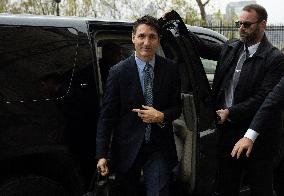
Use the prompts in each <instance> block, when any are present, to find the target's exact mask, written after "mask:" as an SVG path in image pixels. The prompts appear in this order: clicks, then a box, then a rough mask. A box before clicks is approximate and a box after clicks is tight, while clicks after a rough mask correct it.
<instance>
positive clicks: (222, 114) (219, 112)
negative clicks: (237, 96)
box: [216, 108, 230, 124]
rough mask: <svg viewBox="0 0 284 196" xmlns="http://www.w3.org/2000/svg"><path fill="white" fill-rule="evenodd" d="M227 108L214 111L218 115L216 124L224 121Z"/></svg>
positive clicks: (226, 117) (227, 114)
mask: <svg viewBox="0 0 284 196" xmlns="http://www.w3.org/2000/svg"><path fill="white" fill-rule="evenodd" d="M229 113H230V112H229V109H227V108H226V109H220V110H217V111H216V114H217V115H218V116H219V119H218V124H224V122H225V121H226V120H227V119H228V118H229Z"/></svg>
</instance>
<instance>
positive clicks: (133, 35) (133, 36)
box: [131, 33, 135, 43]
mask: <svg viewBox="0 0 284 196" xmlns="http://www.w3.org/2000/svg"><path fill="white" fill-rule="evenodd" d="M131 37H132V42H133V43H134V38H135V34H134V33H132V35H131Z"/></svg>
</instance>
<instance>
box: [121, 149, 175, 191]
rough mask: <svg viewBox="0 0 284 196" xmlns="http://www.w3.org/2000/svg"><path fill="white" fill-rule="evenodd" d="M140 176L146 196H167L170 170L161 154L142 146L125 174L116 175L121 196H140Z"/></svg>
mask: <svg viewBox="0 0 284 196" xmlns="http://www.w3.org/2000/svg"><path fill="white" fill-rule="evenodd" d="M141 174H142V178H143V184H144V187H145V188H146V193H147V196H168V195H169V182H170V176H171V168H170V167H169V164H168V161H167V160H166V159H165V158H164V157H163V156H162V154H161V153H159V152H157V151H153V149H150V148H148V146H147V145H146V144H144V145H143V146H142V149H141V150H140V152H139V154H138V156H137V158H136V160H135V161H134V164H133V165H132V167H131V168H130V169H129V170H128V172H127V173H118V174H117V176H118V179H119V181H120V183H121V187H122V191H121V194H122V195H123V196H125V195H128V196H136V195H141V191H143V189H141Z"/></svg>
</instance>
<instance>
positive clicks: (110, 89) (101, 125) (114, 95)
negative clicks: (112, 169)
mask: <svg viewBox="0 0 284 196" xmlns="http://www.w3.org/2000/svg"><path fill="white" fill-rule="evenodd" d="M119 111H120V93H119V70H118V69H117V66H114V67H112V68H111V69H110V71H109V77H108V79H107V83H106V91H105V95H104V98H103V103H102V109H101V113H100V118H99V121H98V127H97V136H96V158H97V159H100V158H107V155H108V152H109V147H110V138H111V133H112V131H113V127H114V125H115V124H116V122H117V120H118V117H119V113H118V112H119Z"/></svg>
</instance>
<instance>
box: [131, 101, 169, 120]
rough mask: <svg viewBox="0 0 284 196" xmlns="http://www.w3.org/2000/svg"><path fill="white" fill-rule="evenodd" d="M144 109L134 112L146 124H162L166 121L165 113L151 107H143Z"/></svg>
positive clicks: (134, 110)
mask: <svg viewBox="0 0 284 196" xmlns="http://www.w3.org/2000/svg"><path fill="white" fill-rule="evenodd" d="M142 107H143V108H144V109H133V110H132V111H133V112H137V114H138V116H139V117H140V118H141V119H142V121H143V122H145V123H161V122H163V121H164V113H162V112H160V111H158V110H156V109H155V108H153V107H150V106H144V105H142Z"/></svg>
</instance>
